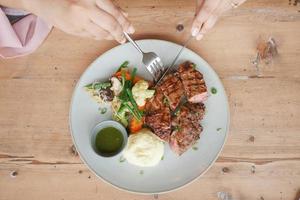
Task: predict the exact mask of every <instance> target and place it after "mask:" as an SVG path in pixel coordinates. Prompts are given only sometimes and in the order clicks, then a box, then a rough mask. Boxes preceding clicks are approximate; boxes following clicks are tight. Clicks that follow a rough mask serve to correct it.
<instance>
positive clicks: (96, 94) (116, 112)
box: [85, 61, 155, 133]
mask: <svg viewBox="0 0 300 200" xmlns="http://www.w3.org/2000/svg"><path fill="white" fill-rule="evenodd" d="M128 65H129V62H128V61H125V62H124V63H122V64H121V66H120V67H119V69H118V70H117V72H116V73H115V74H113V76H112V77H111V78H110V79H109V80H108V81H106V82H99V81H95V82H93V83H91V84H88V85H86V86H85V89H86V90H87V91H88V92H89V93H90V94H91V96H92V97H93V98H94V99H95V100H96V101H97V102H98V103H109V104H111V108H112V113H113V116H112V117H113V119H114V120H116V121H118V122H120V123H122V124H123V125H124V126H125V127H127V128H128V129H129V131H130V132H131V133H134V132H137V131H139V130H140V129H141V128H142V127H143V117H144V107H145V104H146V101H147V100H148V99H150V98H151V97H153V96H154V93H155V90H150V89H149V85H150V84H149V82H148V81H146V80H143V79H142V78H140V77H138V76H137V75H136V73H137V68H133V70H132V71H130V70H129V66H128Z"/></svg>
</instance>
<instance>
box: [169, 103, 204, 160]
mask: <svg viewBox="0 0 300 200" xmlns="http://www.w3.org/2000/svg"><path fill="white" fill-rule="evenodd" d="M204 112H205V107H204V104H202V103H197V104H192V103H186V104H185V105H183V106H182V107H181V108H180V110H179V111H178V112H177V114H176V116H175V117H173V118H172V129H173V132H172V134H171V138H170V147H171V149H172V150H173V151H174V152H175V153H176V154H178V155H181V154H182V153H184V152H185V151H186V150H188V149H189V148H190V147H191V146H192V145H193V144H195V143H196V141H197V140H198V139H199V138H200V133H201V132H202V126H201V125H200V122H199V121H200V120H201V119H202V118H203V116H204Z"/></svg>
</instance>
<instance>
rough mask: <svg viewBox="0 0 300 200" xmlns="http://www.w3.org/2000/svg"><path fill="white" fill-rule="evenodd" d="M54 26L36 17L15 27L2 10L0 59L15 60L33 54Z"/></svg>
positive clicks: (23, 20) (29, 18)
mask: <svg viewBox="0 0 300 200" xmlns="http://www.w3.org/2000/svg"><path fill="white" fill-rule="evenodd" d="M51 28H52V26H51V25H48V24H47V23H46V22H45V21H43V20H42V19H41V18H39V17H36V16H35V15H32V14H30V15H28V16H26V17H24V18H23V19H21V20H19V21H18V22H16V23H14V24H13V25H11V24H10V22H9V20H8V19H7V17H6V15H5V13H4V12H3V10H2V8H0V57H2V58H14V57H18V56H23V55H26V54H29V53H31V52H33V51H34V50H35V49H37V48H38V47H39V46H40V45H41V44H42V42H43V41H44V40H45V38H46V37H47V35H48V34H49V32H50V31H51Z"/></svg>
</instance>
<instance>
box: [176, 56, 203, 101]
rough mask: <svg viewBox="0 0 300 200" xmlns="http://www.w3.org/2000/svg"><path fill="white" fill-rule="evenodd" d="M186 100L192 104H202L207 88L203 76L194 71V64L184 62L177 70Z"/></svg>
mask: <svg viewBox="0 0 300 200" xmlns="http://www.w3.org/2000/svg"><path fill="white" fill-rule="evenodd" d="M178 72H179V75H180V79H181V81H182V84H183V87H184V90H185V93H186V95H187V98H188V100H189V101H190V102H192V103H199V102H203V101H205V100H206V98H207V88H206V85H205V82H204V79H203V75H202V74H201V73H200V72H199V71H197V70H196V69H194V64H193V63H191V62H188V61H187V62H184V63H182V64H181V65H180V66H179V69H178Z"/></svg>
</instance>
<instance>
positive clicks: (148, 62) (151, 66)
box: [124, 32, 164, 82]
mask: <svg viewBox="0 0 300 200" xmlns="http://www.w3.org/2000/svg"><path fill="white" fill-rule="evenodd" d="M124 35H125V37H126V39H127V40H128V41H129V42H130V43H131V44H132V45H133V46H134V47H135V48H136V49H137V50H138V51H139V52H140V53H141V54H142V55H143V59H142V62H143V63H144V65H145V66H146V68H147V70H148V71H149V72H150V74H151V75H152V77H153V79H154V81H155V82H156V81H157V80H159V78H160V76H161V75H162V73H163V72H164V66H163V63H162V61H161V58H160V57H158V56H157V55H156V54H155V53H154V52H143V51H142V49H141V48H140V47H139V46H138V45H137V43H136V42H135V41H134V40H133V39H132V38H131V37H130V36H129V35H128V34H127V33H126V32H124Z"/></svg>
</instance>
